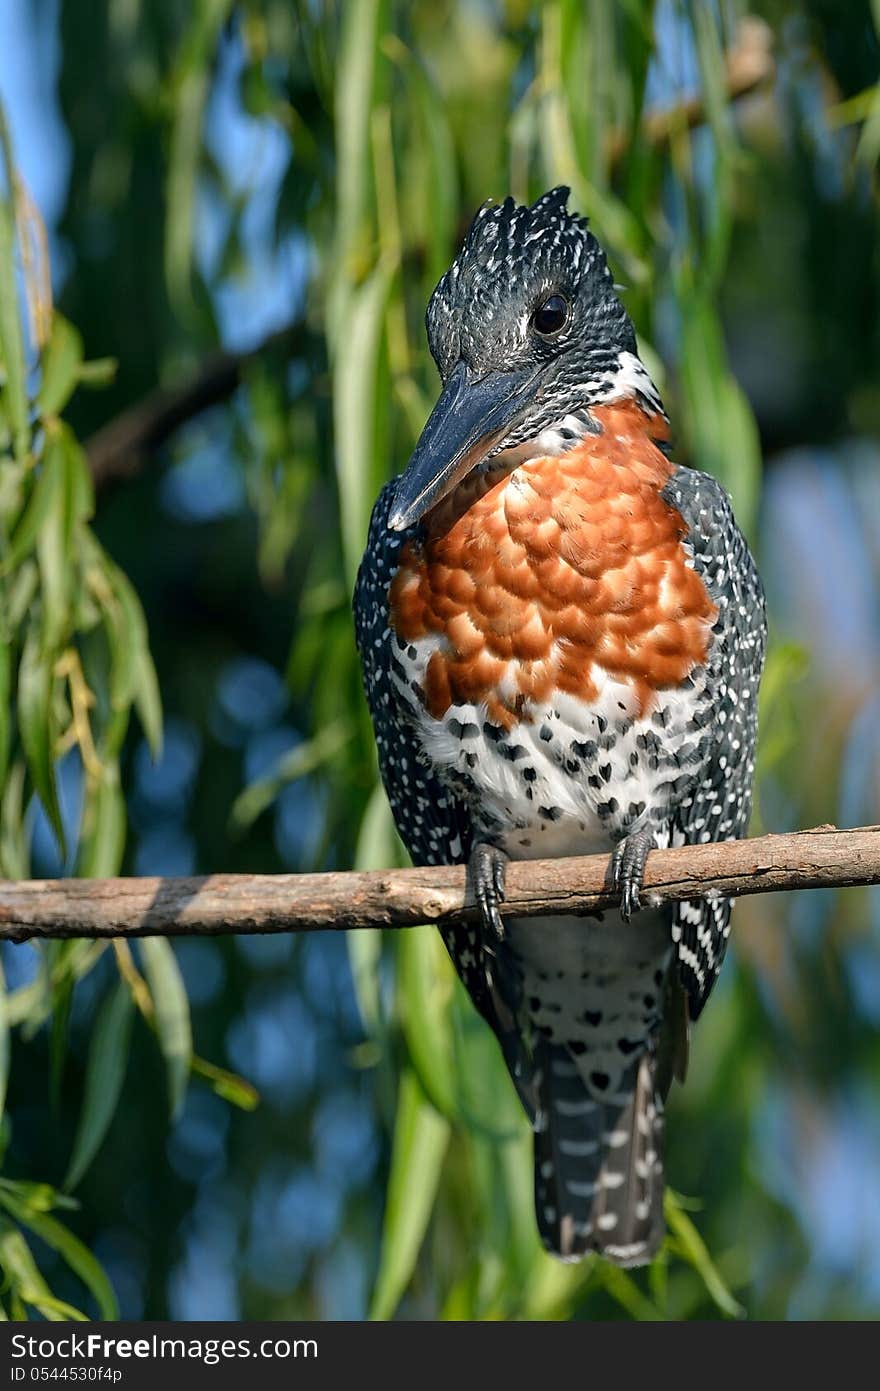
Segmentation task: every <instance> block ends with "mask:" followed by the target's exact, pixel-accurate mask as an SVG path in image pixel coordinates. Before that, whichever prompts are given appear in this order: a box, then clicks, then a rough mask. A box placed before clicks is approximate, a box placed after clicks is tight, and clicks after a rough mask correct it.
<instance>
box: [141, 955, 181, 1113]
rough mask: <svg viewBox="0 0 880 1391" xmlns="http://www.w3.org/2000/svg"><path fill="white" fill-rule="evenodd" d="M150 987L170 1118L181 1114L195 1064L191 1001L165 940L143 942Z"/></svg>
mask: <svg viewBox="0 0 880 1391" xmlns="http://www.w3.org/2000/svg"><path fill="white" fill-rule="evenodd" d="M140 954H141V959H142V961H143V964H144V971H145V973H146V977H147V984H148V985H149V987H150V994H151V995H152V997H153V1006H154V1008H155V1012H156V1013H155V1019H156V1030H157V1033H158V1035H159V1046H160V1048H161V1049H162V1053H163V1055H164V1057H165V1065H166V1068H167V1073H168V1097H169V1101H170V1105H171V1118H172V1120H174V1119H176V1118H177V1116H179V1114H180V1110H181V1107H182V1105H183V1101H184V1097H185V1096H186V1085H187V1082H188V1081H189V1073H190V1066H191V1063H192V1026H191V1023H190V1016H189V999H188V998H187V993H186V987H185V985H184V983H183V977H182V975H181V974H180V967H179V966H178V964H177V957H176V956H175V955H174V949H173V947H172V946H171V943H170V942H169V941H167V940H166V939H165V938H164V937H145V938H144V939H143V941H142V942H141V943H140Z"/></svg>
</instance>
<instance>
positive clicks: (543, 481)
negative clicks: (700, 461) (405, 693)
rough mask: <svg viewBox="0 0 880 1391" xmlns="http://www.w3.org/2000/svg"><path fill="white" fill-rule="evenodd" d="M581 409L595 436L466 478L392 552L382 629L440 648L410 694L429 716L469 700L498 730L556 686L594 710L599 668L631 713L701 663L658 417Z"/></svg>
mask: <svg viewBox="0 0 880 1391" xmlns="http://www.w3.org/2000/svg"><path fill="white" fill-rule="evenodd" d="M591 413H592V416H593V418H594V420H595V421H596V422H597V423H598V425H599V426H600V428H601V433H596V434H591V435H588V436H586V437H585V438H584V439H583V440H582V441H581V442H580V443H579V444H578V445H576V446H575V447H574V448H572V449H570V450H568V451H567V452H565V453H563V454H559V455H553V456H544V457H540V458H535V459H530V460H528V461H527V462H525V463H521V464H518V465H517V466H516V467H514V468H511V467H510V465H509V464H507V465H502V464H499V465H498V466H497V467H495V468H493V467H491V466H490V467H489V468H488V469H486V470H484V471H482V472H475V473H473V474H471V475H470V476H469V477H468V478H466V479H465V480H464V482H462V483H461V484H460V485H459V486H458V487H457V488H456V489H455V490H454V492H453V493H451V494H450V496H449V497H447V498H446V499H444V500H443V501H442V502H441V503H439V504H438V506H437V507H435V508H434V509H433V511H432V512H431V513H430V514H429V515H428V517H427V518H426V519H425V522H424V526H423V536H422V538H421V539H420V540H418V541H413V540H411V541H409V542H408V543H407V544H406V545H405V547H404V548H403V549H402V552H401V558H400V566H399V569H398V571H397V574H396V576H395V578H394V581H393V583H392V586H391V592H390V603H391V624H392V627H393V629H394V631H395V632H396V634H397V635H398V636H399V637H400V638H401V639H404V640H406V641H407V642H408V643H417V642H419V641H420V640H421V639H425V638H429V637H430V638H433V639H435V640H437V639H439V641H437V642H436V650H435V651H434V652H433V654H432V656H431V658H430V661H429V663H428V665H427V668H426V672H425V689H424V691H423V696H424V700H425V705H426V708H427V710H428V712H429V713H430V714H431V715H433V716H434V717H435V718H437V719H440V718H442V716H443V715H444V714H445V713H446V711H447V710H448V709H449V708H450V706H452V705H458V704H469V703H473V704H479V703H481V702H482V703H485V705H486V706H487V710H488V718H489V719H490V720H492V721H493V722H495V723H497V724H499V725H501V726H503V727H504V728H506V729H510V728H511V727H512V726H513V724H514V723H516V722H517V721H518V720H521V719H526V720H527V719H529V717H530V713H529V712H530V707H531V706H532V705H533V704H542V703H544V702H546V701H548V700H551V699H552V697H553V693H554V692H555V691H564V692H566V693H567V694H568V695H571V696H575V697H578V698H580V699H582V700H584V701H586V702H588V703H589V702H591V701H593V700H594V699H595V697H596V693H597V683H598V681H599V680H600V679H601V675H602V673H606V674H607V675H608V676H610V677H612V678H613V679H614V680H616V681H619V682H623V683H625V684H629V685H630V686H631V687H632V689H633V695H634V699H635V702H636V706H637V710H638V712H639V713H640V714H642V715H644V714H647V713H649V711H650V709H651V707H652V705H653V703H654V700H655V697H656V693H657V692H658V691H660V690H662V689H666V688H670V687H675V686H677V685H679V684H680V683H681V682H682V681H683V680H684V679H685V678H686V677H687V676H688V674H689V673H690V672H691V671H692V670H693V668H694V667H695V666H698V665H700V664H702V663H703V662H704V661H705V659H706V655H707V650H708V646H709V643H710V641H711V628H712V623H713V622H714V620H715V617H716V609H715V606H714V605H713V603H712V601H711V599H710V597H709V595H708V593H707V591H706V588H705V585H704V584H703V581H702V579H701V578H700V577H699V575H698V574H697V573H696V572H695V570H694V569H693V567H692V565H691V564H690V562H689V557H688V553H687V550H686V548H685V537H686V534H687V528H686V526H685V523H684V520H683V519H682V517H681V515H680V514H679V513H678V512H677V511H676V509H675V508H674V507H673V506H671V505H670V503H669V502H667V501H666V499H665V498H664V497H663V496H662V489H663V486H664V484H665V483H666V482H667V480H668V478H669V476H670V474H671V472H672V466H671V465H670V463H669V461H668V460H667V458H666V456H665V455H664V454H663V453H662V451H661V450H660V449H659V448H658V446H657V444H656V443H655V440H657V439H662V438H664V437H665V432H666V422H665V421H664V420H663V419H662V417H659V416H648V415H646V414H645V412H644V411H642V410H641V409H640V408H639V406H638V405H637V404H636V403H635V402H634V401H626V402H622V403H620V404H616V405H609V406H599V407H594V408H593V410H592V412H591Z"/></svg>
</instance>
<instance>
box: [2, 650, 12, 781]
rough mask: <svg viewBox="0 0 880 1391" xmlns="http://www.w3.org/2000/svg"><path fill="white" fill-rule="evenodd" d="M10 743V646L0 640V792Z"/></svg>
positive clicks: (7, 764)
mask: <svg viewBox="0 0 880 1391" xmlns="http://www.w3.org/2000/svg"><path fill="white" fill-rule="evenodd" d="M11 741H12V645H11V643H9V642H3V641H2V640H0V792H2V790H3V788H4V786H5V785H6V771H7V769H8V767H9V749H10V744H11Z"/></svg>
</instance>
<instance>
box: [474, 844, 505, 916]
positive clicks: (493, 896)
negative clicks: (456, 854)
mask: <svg viewBox="0 0 880 1391" xmlns="http://www.w3.org/2000/svg"><path fill="white" fill-rule="evenodd" d="M468 867H469V870H470V877H471V883H472V885H473V892H474V898H475V900H476V902H477V905H478V907H479V909H480V917H481V918H482V920H483V925H484V927H486V928H491V930H492V931H493V933H494V934H495V936H496V937H497V938H498V940H499V941H501V940H502V939H503V937H504V923H503V921H502V918H501V914H500V912H499V911H498V905H499V903H503V902H504V879H505V875H506V873H507V856H506V855H505V853H504V851H503V850H499V849H498V846H497V845H489V844H487V842H485V841H481V842H480V843H479V844H478V845H475V846H474V848H473V850H472V851H471V857H470V861H469V866H468Z"/></svg>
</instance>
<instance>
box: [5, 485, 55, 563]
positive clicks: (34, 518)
mask: <svg viewBox="0 0 880 1391" xmlns="http://www.w3.org/2000/svg"><path fill="white" fill-rule="evenodd" d="M56 463H57V461H56ZM60 486H61V474H60V471H59V469H58V468H57V466H48V467H47V463H46V460H45V459H44V460H43V462H42V463H41V465H40V467H39V469H38V471H37V474H36V478H35V481H34V484H33V487H32V489H31V494H30V497H29V498H28V501H27V505H26V507H25V509H24V511H23V513H22V515H21V518H20V520H19V523H18V526H17V527H16V528H15V530H14V531H13V533H12V538H11V540H10V542H9V549H8V551H7V552H6V558H5V560H4V563H3V574H5V575H10V574H12V572H13V571H14V570H16V569H18V567H19V566H20V565H21V563H22V561H23V560H24V558H25V556H27V555H29V554H30V552H31V551H32V550H33V548H34V546H35V545H36V543H37V538H38V537H39V536H40V535H41V533H42V531H43V527H44V526H45V524H46V518H47V517H48V516H49V515H50V513H51V511H52V509H53V508H54V507H55V505H56V498H57V494H58V490H59V488H60Z"/></svg>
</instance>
